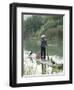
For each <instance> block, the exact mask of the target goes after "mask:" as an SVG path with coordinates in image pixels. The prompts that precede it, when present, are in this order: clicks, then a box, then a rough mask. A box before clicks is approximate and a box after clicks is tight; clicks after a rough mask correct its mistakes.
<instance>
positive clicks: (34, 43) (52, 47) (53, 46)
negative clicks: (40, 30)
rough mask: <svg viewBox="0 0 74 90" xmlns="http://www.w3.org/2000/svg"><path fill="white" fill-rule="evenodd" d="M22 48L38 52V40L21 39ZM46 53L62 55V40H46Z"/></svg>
mask: <svg viewBox="0 0 74 90" xmlns="http://www.w3.org/2000/svg"><path fill="white" fill-rule="evenodd" d="M23 49H25V50H27V51H33V52H35V53H37V52H40V40H37V39H26V40H23ZM46 52H48V55H49V56H50V55H57V56H61V57H63V41H62V40H48V47H47V48H46Z"/></svg>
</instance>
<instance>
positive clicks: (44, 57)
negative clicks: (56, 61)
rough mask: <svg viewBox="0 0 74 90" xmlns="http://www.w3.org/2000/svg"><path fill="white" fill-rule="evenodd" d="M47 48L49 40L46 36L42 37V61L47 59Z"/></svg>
mask: <svg viewBox="0 0 74 90" xmlns="http://www.w3.org/2000/svg"><path fill="white" fill-rule="evenodd" d="M46 46H47V40H46V36H45V35H41V59H42V60H45V59H46Z"/></svg>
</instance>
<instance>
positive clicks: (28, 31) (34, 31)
mask: <svg viewBox="0 0 74 90" xmlns="http://www.w3.org/2000/svg"><path fill="white" fill-rule="evenodd" d="M62 17H63V16H57V15H52V16H51V15H50V16H42V15H32V16H31V17H28V18H27V19H26V20H24V19H23V33H24V39H26V38H31V37H34V38H36V39H37V38H40V36H41V35H42V34H45V35H46V36H47V38H48V39H56V38H58V39H62V36H63V18H62Z"/></svg>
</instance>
